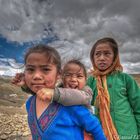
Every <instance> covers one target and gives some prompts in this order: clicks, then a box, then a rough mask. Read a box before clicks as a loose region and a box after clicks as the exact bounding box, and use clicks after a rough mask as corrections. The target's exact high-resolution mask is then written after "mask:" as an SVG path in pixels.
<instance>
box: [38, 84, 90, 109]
mask: <svg viewBox="0 0 140 140" xmlns="http://www.w3.org/2000/svg"><path fill="white" fill-rule="evenodd" d="M36 94H37V96H38V97H39V98H40V99H42V100H46V101H48V100H49V101H50V102H51V101H52V100H53V101H56V102H58V103H60V104H63V105H65V106H71V105H87V106H89V105H90V102H91V100H92V90H91V89H90V88H89V87H88V86H85V87H84V89H83V90H77V89H71V88H55V89H48V88H44V89H41V90H39V91H38V92H37V93H36Z"/></svg>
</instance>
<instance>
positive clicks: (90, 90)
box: [83, 85, 93, 95]
mask: <svg viewBox="0 0 140 140" xmlns="http://www.w3.org/2000/svg"><path fill="white" fill-rule="evenodd" d="M83 91H85V92H87V93H89V94H91V95H92V94H93V92H92V89H91V88H90V87H89V86H88V85H86V86H85V87H84V88H83Z"/></svg>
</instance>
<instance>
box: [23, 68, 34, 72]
mask: <svg viewBox="0 0 140 140" xmlns="http://www.w3.org/2000/svg"><path fill="white" fill-rule="evenodd" d="M25 70H26V71H28V72H33V71H34V69H33V68H26V69H25Z"/></svg>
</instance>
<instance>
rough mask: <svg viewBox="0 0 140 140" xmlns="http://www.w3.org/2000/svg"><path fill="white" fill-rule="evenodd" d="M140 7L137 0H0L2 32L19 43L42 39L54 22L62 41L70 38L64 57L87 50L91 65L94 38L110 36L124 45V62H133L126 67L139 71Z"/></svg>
mask: <svg viewBox="0 0 140 140" xmlns="http://www.w3.org/2000/svg"><path fill="white" fill-rule="evenodd" d="M139 7H140V1H136V0H134V1H132V0H123V1H122V0H113V1H111V0H105V1H104V0H103V1H99V0H94V1H93V0H87V1H84V0H70V1H69V0H34V1H33V0H14V1H12V0H0V19H1V20H0V34H2V35H3V36H5V37H6V38H8V39H9V40H12V41H19V42H20V43H21V42H24V41H34V40H40V39H41V38H42V37H46V36H47V34H46V33H44V28H47V27H48V24H49V23H51V25H52V27H53V31H54V32H55V33H56V34H57V35H58V36H59V38H60V39H61V41H62V42H63V40H67V41H69V43H68V42H67V43H64V45H65V48H66V47H67V50H71V51H70V52H69V51H66V52H68V53H66V54H64V53H63V52H64V51H63V50H62V49H61V51H62V53H63V54H64V57H66V56H67V55H72V56H73V55H77V54H78V55H79V54H84V55H82V56H83V60H86V61H85V62H86V64H87V63H88V65H90V62H89V61H90V60H89V51H90V48H91V46H92V45H93V43H94V42H95V40H97V39H99V38H101V37H104V36H111V37H114V38H115V39H116V40H117V41H118V43H119V45H121V46H122V47H121V48H120V53H121V59H122V62H123V64H124V63H126V64H128V63H131V64H132V65H124V67H127V68H126V69H127V70H130V68H128V67H129V66H131V67H132V68H131V70H130V71H132V72H135V71H140V69H139V68H138V66H135V65H134V64H138V63H139V61H140V57H139V55H138V53H139V52H140V45H139V44H140V30H139V21H140V15H139V12H140V8H139ZM64 42H65V41H64ZM61 45H62V43H61ZM64 45H62V46H64ZM132 52H133V54H134V55H132ZM87 60H88V61H87Z"/></svg>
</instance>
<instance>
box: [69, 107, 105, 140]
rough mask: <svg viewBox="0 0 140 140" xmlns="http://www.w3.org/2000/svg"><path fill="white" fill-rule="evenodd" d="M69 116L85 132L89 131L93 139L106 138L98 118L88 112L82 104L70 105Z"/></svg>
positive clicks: (101, 139) (102, 139) (103, 139)
mask: <svg viewBox="0 0 140 140" xmlns="http://www.w3.org/2000/svg"><path fill="white" fill-rule="evenodd" d="M70 113H71V116H72V119H73V121H74V122H75V123H76V124H77V125H79V127H82V128H83V129H84V130H86V131H87V132H89V133H91V134H92V136H93V138H94V140H106V138H105V135H104V132H103V129H102V127H101V124H100V122H99V120H98V118H97V117H96V116H94V115H92V114H91V113H90V111H89V110H88V109H87V108H86V107H84V106H72V110H71V112H70Z"/></svg>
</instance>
